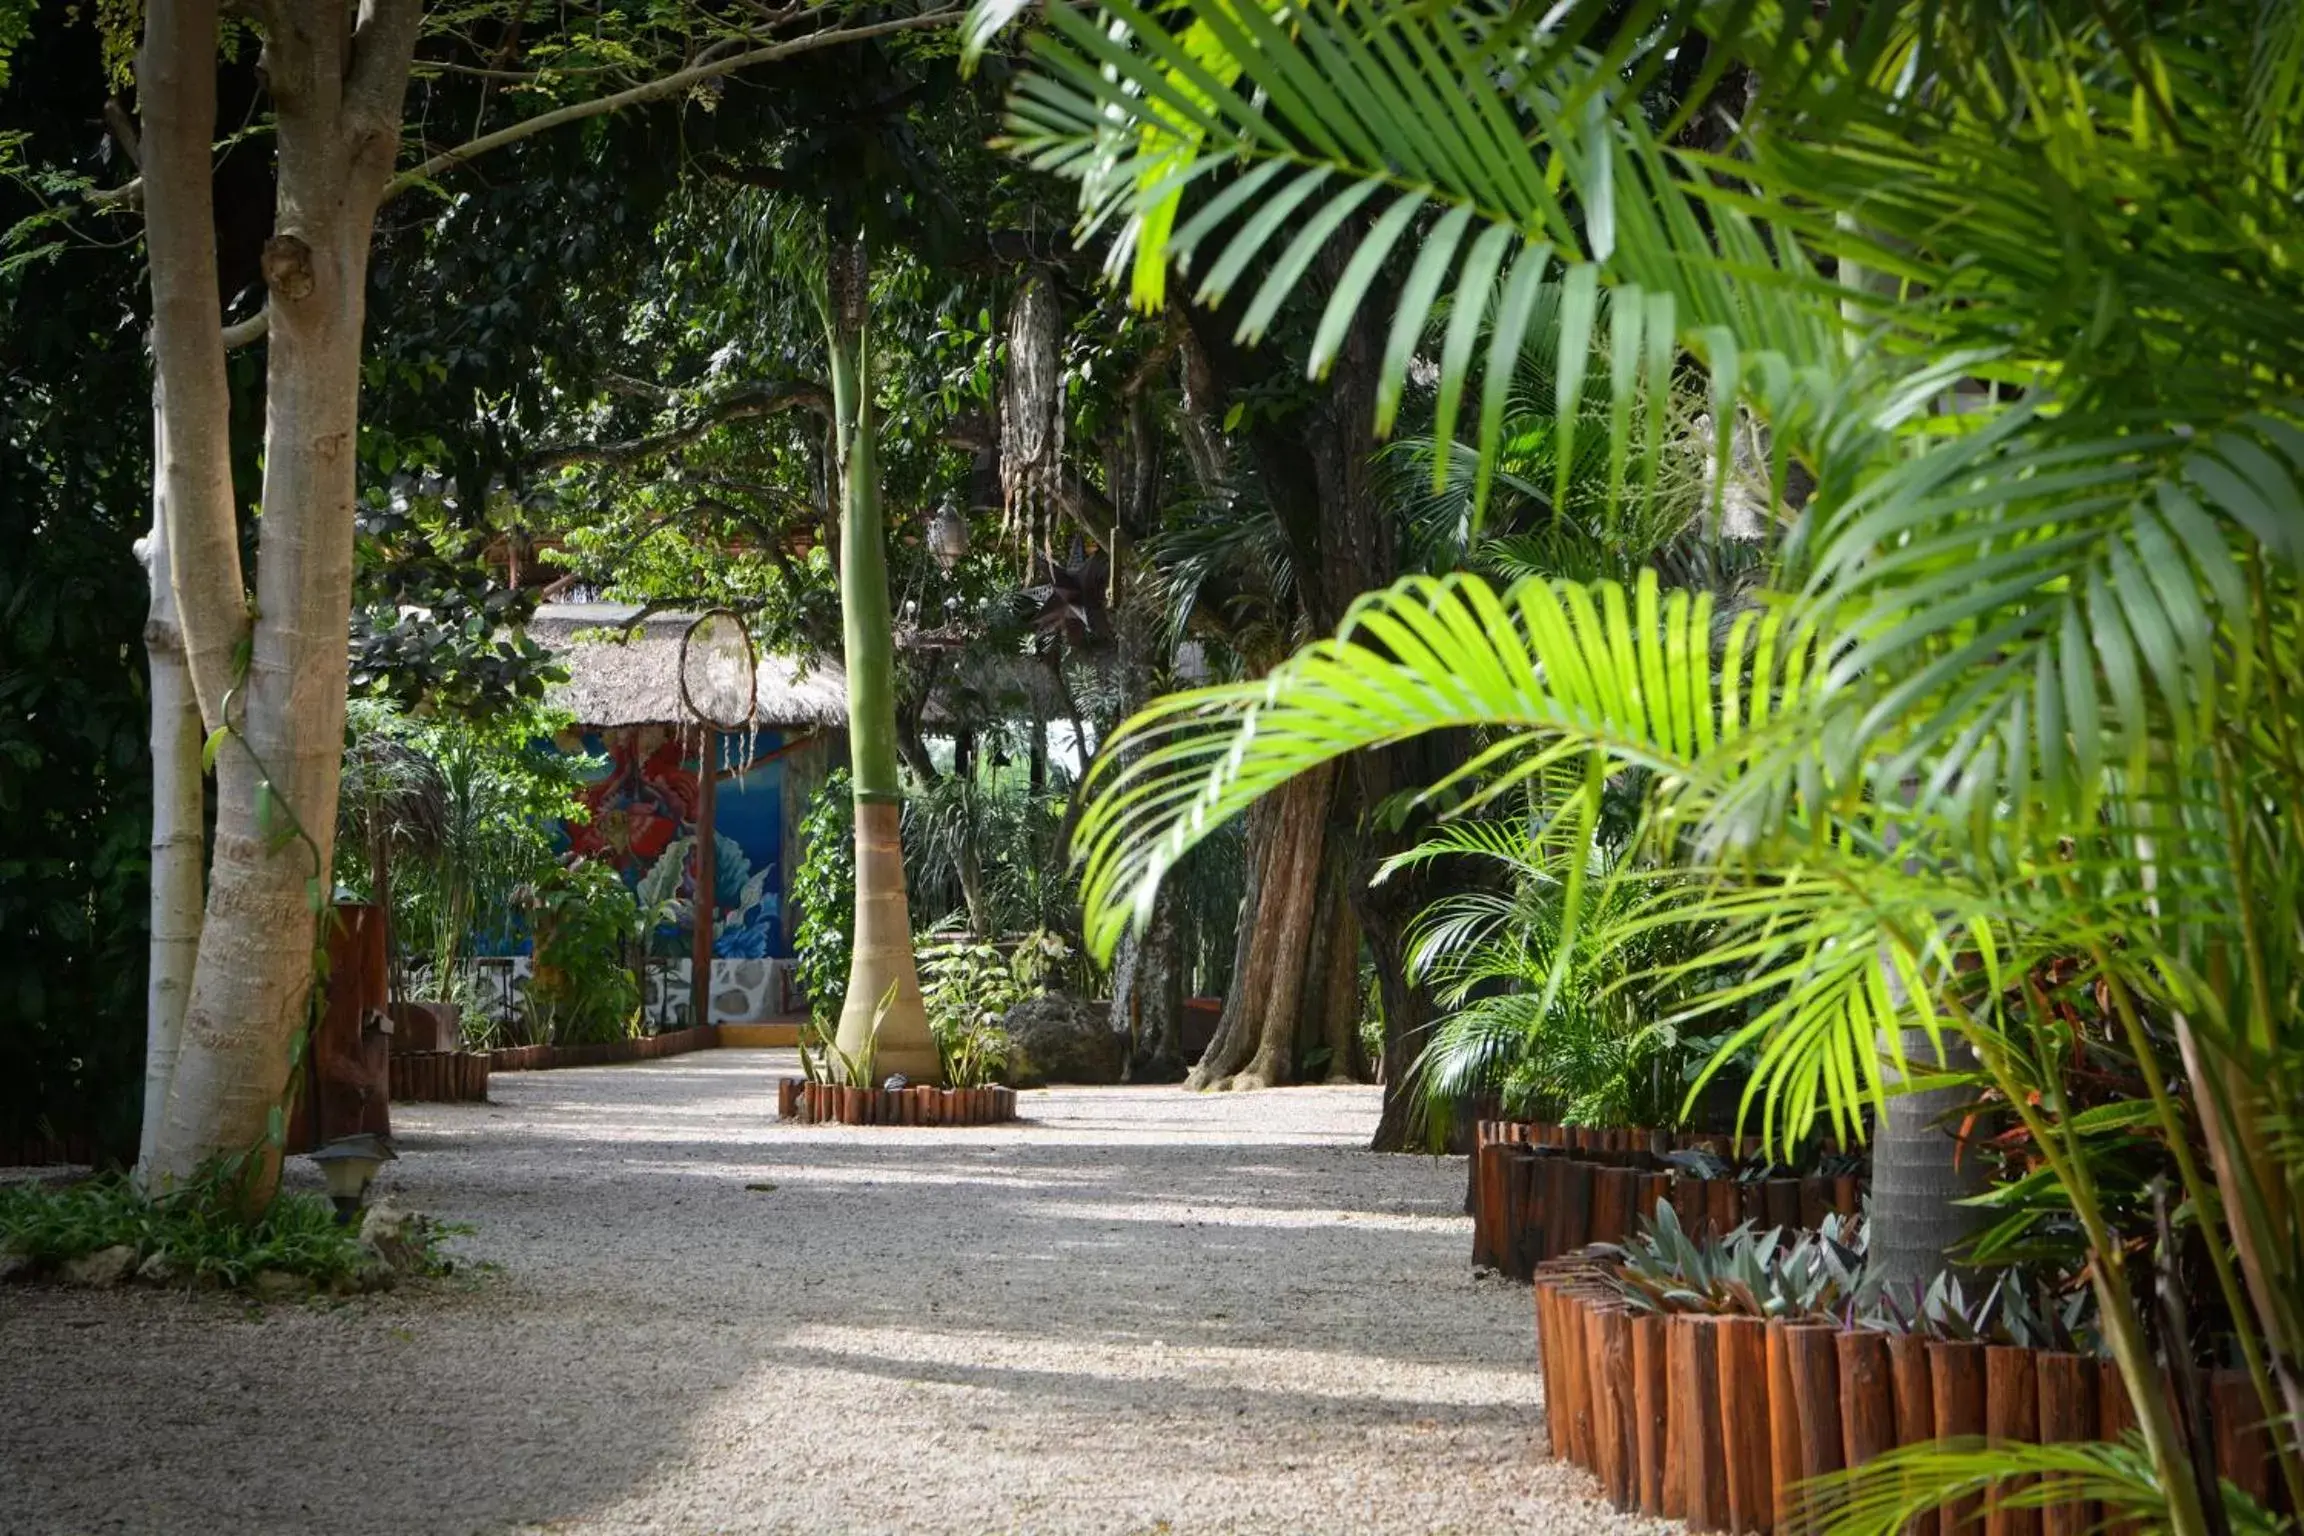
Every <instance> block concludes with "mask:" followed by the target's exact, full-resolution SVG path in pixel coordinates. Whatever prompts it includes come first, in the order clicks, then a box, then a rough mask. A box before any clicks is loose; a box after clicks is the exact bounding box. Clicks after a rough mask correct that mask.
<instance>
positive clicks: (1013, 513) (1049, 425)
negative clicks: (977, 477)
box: [1000, 275, 1064, 550]
mask: <svg viewBox="0 0 2304 1536" xmlns="http://www.w3.org/2000/svg"><path fill="white" fill-rule="evenodd" d="M1063 340H1064V316H1063V310H1062V306H1061V305H1060V304H1059V303H1058V302H1057V297H1056V290H1055V286H1054V284H1052V283H1050V282H1049V280H1048V279H1047V278H1046V277H1045V276H1038V275H1036V276H1034V277H1032V278H1030V279H1028V280H1027V281H1026V282H1025V284H1024V287H1023V289H1022V290H1021V291H1020V292H1019V293H1018V294H1017V295H1016V302H1015V304H1014V306H1013V307H1012V308H1011V309H1010V310H1009V312H1008V370H1007V373H1006V375H1005V376H1004V377H1003V378H1002V379H1001V381H1000V494H1001V499H1002V512H1003V523H1002V529H1003V532H1004V533H1006V534H1007V536H1008V537H1010V538H1013V539H1015V540H1016V541H1017V542H1018V543H1019V544H1020V545H1021V546H1022V547H1023V548H1025V549H1027V550H1030V549H1034V548H1040V549H1045V548H1046V547H1047V545H1048V542H1049V533H1050V527H1049V525H1050V522H1051V518H1050V515H1049V514H1050V510H1051V507H1052V505H1053V503H1054V501H1055V498H1056V495H1057V493H1058V490H1059V482H1058V476H1059V475H1060V474H1061V473H1062V466H1063V461H1064V371H1063V370H1064V357H1063Z"/></svg>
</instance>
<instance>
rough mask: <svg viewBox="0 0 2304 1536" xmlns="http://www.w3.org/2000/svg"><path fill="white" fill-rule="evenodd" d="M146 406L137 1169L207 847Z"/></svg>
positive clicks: (144, 1156)
mask: <svg viewBox="0 0 2304 1536" xmlns="http://www.w3.org/2000/svg"><path fill="white" fill-rule="evenodd" d="M152 414H153V443H152V448H153V452H152V462H153V465H154V466H155V478H154V484H153V491H152V531H151V532H150V533H149V534H148V535H146V536H145V538H144V541H143V547H142V549H141V551H140V553H141V554H142V556H143V559H144V566H145V571H146V573H147V576H148V579H149V580H150V583H151V588H152V607H151V613H150V616H149V617H148V618H147V619H146V621H145V624H144V650H145V655H146V657H147V665H148V670H149V674H150V678H151V684H150V686H151V695H152V905H151V941H150V944H151V961H150V973H149V976H148V979H147V981H146V983H145V993H144V1012H145V1050H144V1124H143V1133H142V1140H141V1143H140V1145H139V1149H138V1153H137V1165H138V1167H139V1168H141V1167H143V1166H145V1165H146V1164H148V1163H149V1162H150V1160H151V1156H152V1143H153V1140H154V1137H155V1136H156V1134H157V1133H158V1131H159V1127H160V1119H161V1116H162V1115H163V1114H165V1113H166V1111H167V1106H168V1088H169V1084H170V1083H172V1082H173V1081H174V1080H175V1076H176V1050H177V1044H178V1041H179V1040H180V1039H181V1038H182V1034H183V1028H184V1005H185V1003H186V1001H187V1000H188V999H189V998H190V996H191V992H192V966H193V962H194V959H195V958H196V957H197V955H198V953H199V948H200V922H201V916H202V913H203V910H204V908H205V878H204V877H205V870H204V869H203V864H204V862H205V860H204V855H205V853H206V851H207V834H206V828H205V826H204V825H203V823H204V820H205V810H206V806H205V796H206V789H205V784H204V775H203V774H202V773H201V771H200V743H201V733H200V707H199V704H198V702H197V701H196V700H195V699H194V697H193V694H192V673H191V668H190V667H189V666H188V665H187V664H186V662H185V659H184V634H183V630H182V629H181V628H180V627H179V626H178V624H177V622H176V593H175V589H174V587H173V585H172V584H171V579H170V574H169V560H168V514H167V503H166V501H165V499H164V497H163V495H162V492H161V490H160V483H159V480H158V476H157V467H158V465H159V464H160V462H161V461H162V459H164V458H165V457H166V455H167V440H166V433H165V429H164V427H163V426H162V425H161V419H160V412H159V410H158V408H157V402H155V409H154V411H153V413H152Z"/></svg>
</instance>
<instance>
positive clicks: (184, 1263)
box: [0, 1165, 460, 1293]
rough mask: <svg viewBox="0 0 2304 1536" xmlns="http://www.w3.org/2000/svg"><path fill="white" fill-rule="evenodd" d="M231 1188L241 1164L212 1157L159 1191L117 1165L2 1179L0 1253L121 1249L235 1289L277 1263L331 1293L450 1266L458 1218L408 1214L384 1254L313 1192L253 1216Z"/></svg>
mask: <svg viewBox="0 0 2304 1536" xmlns="http://www.w3.org/2000/svg"><path fill="white" fill-rule="evenodd" d="M237 1188H238V1181H237V1177H236V1175H235V1174H234V1173H233V1172H232V1171H231V1170H230V1169H229V1168H226V1167H223V1166H221V1165H219V1166H217V1167H214V1168H211V1169H210V1170H208V1171H207V1172H204V1173H203V1174H201V1175H200V1176H199V1177H197V1178H195V1179H193V1180H191V1181H189V1182H187V1183H186V1184H184V1185H182V1186H180V1187H179V1188H177V1189H174V1190H172V1191H170V1192H169V1193H167V1194H165V1195H161V1196H159V1197H157V1198H155V1199H146V1198H145V1197H144V1196H143V1195H142V1194H141V1193H139V1192H138V1191H137V1190H136V1188H135V1186H134V1185H132V1184H130V1183H129V1181H128V1180H127V1179H126V1178H125V1177H122V1176H118V1175H107V1176H104V1177H100V1178H94V1179H87V1180H83V1181H82V1182H80V1183H77V1184H69V1185H65V1186H62V1187H57V1186H53V1185H41V1184H29V1185H18V1186H15V1187H13V1188H4V1189H0V1255H6V1256H8V1257H12V1258H16V1259H19V1260H22V1261H24V1262H25V1263H27V1264H28V1265H29V1266H30V1267H31V1269H32V1271H33V1273H34V1274H36V1275H37V1274H49V1273H56V1272H59V1271H61V1270H63V1269H64V1267H65V1266H67V1265H69V1264H71V1263H72V1262H73V1261H75V1260H84V1259H89V1258H91V1257H93V1256H96V1255H101V1254H104V1253H106V1252H108V1251H110V1250H113V1249H125V1250H127V1254H128V1257H127V1260H126V1262H125V1264H124V1271H125V1273H124V1274H123V1276H122V1277H123V1278H126V1277H129V1276H133V1277H134V1278H138V1279H142V1280H144V1281H147V1282H149V1283H154V1284H165V1285H171V1286H188V1287H189V1286H198V1287H213V1288H220V1289H226V1290H234V1289H242V1288H246V1287H249V1286H252V1285H253V1284H255V1282H256V1278H257V1276H259V1275H263V1274H266V1273H278V1274H286V1275H292V1276H295V1277H296V1278H297V1279H299V1280H303V1281H305V1282H308V1283H309V1284H310V1285H312V1286H313V1287H314V1288H315V1289H319V1290H327V1291H335V1292H338V1293H350V1292H354V1291H363V1290H373V1289H378V1288H380V1287H381V1286H384V1285H388V1284H390V1283H391V1282H392V1281H393V1280H394V1279H396V1278H397V1277H398V1276H399V1275H400V1274H402V1273H407V1272H411V1271H413V1272H415V1273H419V1274H444V1273H446V1272H447V1271H448V1269H449V1267H450V1261H449V1259H448V1258H447V1256H446V1255H445V1254H444V1253H442V1251H441V1248H440V1243H441V1240H442V1239H443V1238H444V1237H447V1236H450V1235H452V1234H453V1233H454V1232H455V1231H457V1230H460V1229H455V1228H449V1227H443V1226H440V1225H437V1224H434V1223H428V1222H422V1221H418V1220H411V1221H409V1222H407V1223H406V1224H404V1226H403V1227H402V1229H401V1230H400V1232H399V1233H398V1235H397V1244H398V1247H399V1249H400V1253H399V1255H398V1256H397V1258H396V1260H395V1262H392V1263H388V1262H386V1260H385V1259H384V1258H382V1257H380V1256H379V1254H378V1253H377V1252H376V1251H375V1250H373V1249H371V1248H369V1247H368V1246H367V1245H366V1244H364V1243H363V1242H362V1241H361V1229H360V1228H359V1227H358V1226H346V1225H339V1224H338V1222H337V1220H336V1213H335V1212H334V1211H333V1210H332V1209H331V1208H330V1206H329V1204H328V1202H327V1201H326V1200H323V1199H321V1198H320V1197H319V1196H317V1195H306V1194H283V1195H280V1196H278V1197H277V1198H275V1199H274V1200H273V1202H272V1204H271V1205H270V1206H269V1207H267V1208H266V1209H265V1210H264V1212H263V1214H262V1215H260V1216H258V1217H257V1218H256V1219H255V1220H253V1221H250V1220H248V1219H247V1218H246V1217H245V1216H244V1215H243V1214H242V1213H241V1212H240V1210H239V1208H238V1204H237V1201H236V1198H235V1196H236V1192H237Z"/></svg>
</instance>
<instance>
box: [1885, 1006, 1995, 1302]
mask: <svg viewBox="0 0 2304 1536" xmlns="http://www.w3.org/2000/svg"><path fill="white" fill-rule="evenodd" d="M1903 1043H1904V1052H1905V1059H1906V1060H1907V1061H1909V1062H1911V1063H1912V1064H1913V1066H1914V1067H1915V1068H1916V1069H1919V1070H1926V1068H1927V1065H1928V1064H1929V1063H1931V1062H1933V1061H1934V1059H1935V1047H1934V1046H1933V1045H1931V1044H1930V1043H1929V1039H1928V1035H1927V1032H1926V1031H1925V1030H1918V1029H1907V1030H1905V1031H1904V1037H1903ZM1883 1049H1885V1042H1883ZM1945 1051H1946V1060H1945V1062H1944V1066H1945V1067H1946V1068H1948V1069H1950V1070H1955V1071H1958V1070H1965V1069H1967V1068H1969V1067H1972V1066H1974V1065H1975V1060H1974V1057H1973V1056H1971V1055H1970V1054H1969V1052H1968V1048H1967V1047H1966V1046H1965V1045H1963V1044H1961V1043H1960V1041H1959V1040H1958V1038H1957V1037H1956V1036H1951V1035H1947V1036H1946V1037H1945ZM1974 1097H1975V1095H1974V1093H1973V1091H1972V1090H1970V1089H1967V1088H1963V1087H1951V1088H1928V1089H1923V1090H1921V1091H1919V1092H1917V1093H1900V1094H1895V1095H1893V1096H1892V1097H1891V1098H1890V1099H1889V1100H1888V1104H1887V1108H1886V1110H1885V1111H1884V1112H1883V1113H1882V1115H1881V1116H1880V1121H1879V1125H1878V1128H1877V1130H1876V1132H1875V1135H1874V1137H1873V1142H1872V1229H1871V1235H1870V1238H1869V1242H1870V1250H1869V1252H1870V1256H1869V1258H1868V1259H1867V1260H1866V1266H1865V1267H1866V1272H1867V1274H1868V1275H1871V1276H1878V1277H1879V1280H1880V1282H1881V1283H1882V1284H1883V1285H1884V1286H1885V1287H1887V1294H1888V1295H1890V1296H1891V1297H1893V1298H1894V1299H1895V1301H1896V1302H1897V1303H1898V1304H1899V1305H1910V1304H1911V1303H1912V1302H1913V1301H1914V1300H1915V1299H1916V1298H1917V1296H1918V1295H1919V1294H1921V1293H1923V1292H1925V1291H1926V1289H1927V1286H1928V1282H1929V1281H1931V1280H1933V1279H1934V1278H1935V1277H1936V1274H1937V1272H1938V1271H1939V1270H1941V1269H1943V1268H1944V1267H1945V1263H1946V1258H1945V1255H1946V1254H1948V1253H1949V1252H1951V1250H1952V1249H1953V1248H1954V1247H1955V1246H1957V1245H1958V1244H1959V1243H1960V1242H1961V1241H1963V1240H1964V1239H1966V1238H1968V1237H1971V1236H1973V1235H1974V1234H1975V1232H1976V1231H1977V1229H1978V1228H1979V1227H1980V1226H1981V1225H1982V1223H1983V1220H1984V1218H1985V1214H1986V1213H1985V1212H1982V1211H1979V1210H1977V1209H1975V1208H1974V1207H1972V1206H1966V1205H1961V1204H1959V1203H1958V1202H1959V1201H1961V1200H1963V1199H1965V1198H1967V1197H1968V1196H1970V1195H1973V1194H1976V1193H1978V1192H1979V1191H1980V1190H1982V1189H1983V1187H1984V1172H1985V1170H1984V1167H1983V1164H1982V1162H1981V1160H1980V1159H1978V1158H1977V1157H1975V1156H1974V1155H1973V1154H1969V1155H1966V1156H1963V1155H1962V1154H1963V1147H1962V1144H1961V1141H1960V1139H1959V1137H1958V1136H1957V1135H1956V1134H1955V1133H1954V1131H1955V1128H1949V1127H1947V1126H1946V1125H1945V1124H1944V1123H1943V1122H1944V1119H1945V1117H1946V1116H1947V1115H1950V1114H1953V1113H1956V1112H1957V1111H1958V1110H1959V1108H1960V1106H1961V1105H1963V1104H1965V1103H1968V1102H1970V1101H1971V1100H1972V1099H1973V1098H1974Z"/></svg>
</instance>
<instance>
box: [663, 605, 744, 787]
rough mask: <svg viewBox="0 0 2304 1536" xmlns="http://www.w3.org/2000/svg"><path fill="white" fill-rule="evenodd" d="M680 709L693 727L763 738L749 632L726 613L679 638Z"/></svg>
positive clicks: (704, 619) (719, 611)
mask: <svg viewBox="0 0 2304 1536" xmlns="http://www.w3.org/2000/svg"><path fill="white" fill-rule="evenodd" d="M680 703H681V705H682V706H683V707H684V708H685V709H686V710H687V713H688V721H689V723H691V724H693V725H697V726H707V725H708V726H714V727H717V728H718V729H719V730H721V731H722V732H734V731H745V730H749V731H750V732H751V733H752V734H753V735H758V733H759V729H760V664H759V658H758V656H757V655H755V654H754V652H753V649H752V634H751V631H749V630H747V629H746V628H745V627H744V621H743V620H742V619H741V618H739V617H738V616H737V615H736V614H734V613H732V612H730V611H729V610H728V609H726V608H715V609H713V610H712V611H711V612H709V613H706V614H702V615H700V616H699V617H698V618H697V619H696V620H695V622H693V623H691V624H690V625H689V626H688V628H687V631H686V632H685V633H684V634H682V635H681V636H680ZM749 758H750V750H749V748H747V751H746V760H749Z"/></svg>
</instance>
